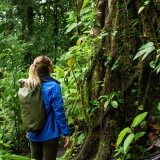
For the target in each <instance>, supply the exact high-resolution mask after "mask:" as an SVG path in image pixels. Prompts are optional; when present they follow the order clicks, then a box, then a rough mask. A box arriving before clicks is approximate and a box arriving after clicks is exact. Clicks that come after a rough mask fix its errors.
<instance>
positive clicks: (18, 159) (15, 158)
mask: <svg viewBox="0 0 160 160" xmlns="http://www.w3.org/2000/svg"><path fill="white" fill-rule="evenodd" d="M0 157H1V158H5V159H6V158H7V159H12V160H29V158H26V157H23V156H18V155H1V156H0Z"/></svg>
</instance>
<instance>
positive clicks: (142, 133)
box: [134, 132, 146, 141]
mask: <svg viewBox="0 0 160 160" xmlns="http://www.w3.org/2000/svg"><path fill="white" fill-rule="evenodd" d="M145 134H146V132H138V133H136V134H135V136H134V139H135V141H136V140H137V139H139V138H140V137H142V136H143V135H145Z"/></svg>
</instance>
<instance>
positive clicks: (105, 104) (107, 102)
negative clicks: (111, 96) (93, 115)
mask: <svg viewBox="0 0 160 160" xmlns="http://www.w3.org/2000/svg"><path fill="white" fill-rule="evenodd" d="M108 104H109V101H106V102H105V103H104V111H106V109H107V107H108Z"/></svg>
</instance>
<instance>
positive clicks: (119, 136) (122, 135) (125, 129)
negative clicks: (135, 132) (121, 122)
mask: <svg viewBox="0 0 160 160" xmlns="http://www.w3.org/2000/svg"><path fill="white" fill-rule="evenodd" d="M129 130H130V128H129V127H127V128H124V129H123V130H122V131H121V132H120V133H119V135H118V139H117V143H116V148H117V147H118V146H119V145H120V144H121V142H122V141H123V139H124V136H125V135H126V134H127V133H128V131H129Z"/></svg>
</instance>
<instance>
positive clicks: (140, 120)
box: [131, 112, 148, 127]
mask: <svg viewBox="0 0 160 160" xmlns="http://www.w3.org/2000/svg"><path fill="white" fill-rule="evenodd" d="M147 113H148V112H144V113H141V114H139V115H138V116H136V117H135V119H134V120H133V123H132V125H131V127H136V126H138V125H139V123H141V122H142V121H143V119H144V118H145V117H146V116H147Z"/></svg>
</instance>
